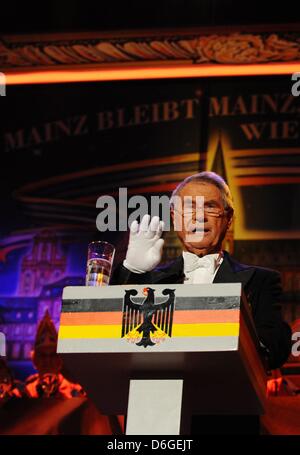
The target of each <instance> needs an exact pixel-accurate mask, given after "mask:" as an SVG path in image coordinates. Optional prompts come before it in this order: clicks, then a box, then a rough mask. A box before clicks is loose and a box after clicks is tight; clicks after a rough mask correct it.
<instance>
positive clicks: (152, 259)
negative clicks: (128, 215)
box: [123, 215, 164, 273]
mask: <svg viewBox="0 0 300 455" xmlns="http://www.w3.org/2000/svg"><path fill="white" fill-rule="evenodd" d="M163 228H164V222H163V221H160V220H159V217H158V216H154V217H153V218H152V220H151V222H150V215H144V216H143V219H142V221H141V224H140V226H139V224H138V222H137V221H136V220H135V221H133V222H132V224H131V226H130V235H129V243H128V248H127V254H126V259H125V260H124V261H123V265H124V267H126V268H127V269H128V270H130V271H131V272H134V273H145V272H150V270H153V269H154V268H155V267H156V266H157V265H158V264H159V262H160V260H161V256H162V249H163V245H164V239H161V235H162V231H163Z"/></svg>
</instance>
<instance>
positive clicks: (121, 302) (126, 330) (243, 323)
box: [57, 283, 266, 435]
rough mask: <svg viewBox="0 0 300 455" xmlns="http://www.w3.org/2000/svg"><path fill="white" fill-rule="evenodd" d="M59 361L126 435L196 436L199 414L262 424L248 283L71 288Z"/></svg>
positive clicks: (261, 383) (260, 375)
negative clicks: (119, 418)
mask: <svg viewBox="0 0 300 455" xmlns="http://www.w3.org/2000/svg"><path fill="white" fill-rule="evenodd" d="M57 352H58V353H59V354H61V355H62V356H63V359H64V362H65V365H66V367H67V368H68V369H69V370H70V372H71V373H72V376H73V378H74V379H75V380H76V381H78V382H79V383H80V384H81V385H82V386H83V387H84V388H85V390H86V392H87V393H88V395H89V397H90V398H91V399H92V400H93V401H94V402H95V404H96V405H97V406H98V407H99V409H100V410H101V412H102V413H103V414H108V415H111V414H127V427H126V434H152V435H158V434H165V435H167V434H173V435H176V434H189V431H190V418H191V416H192V415H224V416H226V415H260V414H262V413H263V412H264V401H265V396H266V372H265V369H264V366H263V361H262V359H261V358H260V354H259V349H258V339H257V336H256V332H255V328H254V325H253V321H252V317H251V311H250V308H249V305H248V304H247V302H246V301H245V299H244V298H243V296H242V290H241V284H240V283H232V284H231V283H226V284H195V285H188V286H187V285H183V284H176V285H171V284H170V285H154V284H153V285H144V286H136V285H122V286H107V287H67V288H65V289H64V292H63V303H62V312H61V320H60V328H59V337H58V348H57Z"/></svg>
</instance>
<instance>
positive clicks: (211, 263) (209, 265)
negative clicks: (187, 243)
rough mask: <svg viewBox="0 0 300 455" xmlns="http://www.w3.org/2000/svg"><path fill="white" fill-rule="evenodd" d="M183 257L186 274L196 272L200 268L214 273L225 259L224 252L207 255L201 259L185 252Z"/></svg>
mask: <svg viewBox="0 0 300 455" xmlns="http://www.w3.org/2000/svg"><path fill="white" fill-rule="evenodd" d="M182 256H183V263H184V273H186V272H187V273H189V272H192V271H193V270H196V269H198V268H200V267H204V268H206V269H209V270H210V271H211V273H214V272H215V271H216V269H217V268H218V267H219V265H220V263H221V262H222V259H223V253H222V252H220V253H213V254H206V255H205V256H203V257H199V256H197V255H196V254H194V253H190V252H189V251H183V252H182Z"/></svg>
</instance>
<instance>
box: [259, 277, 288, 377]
mask: <svg viewBox="0 0 300 455" xmlns="http://www.w3.org/2000/svg"><path fill="white" fill-rule="evenodd" d="M257 288H258V289H255V291H254V292H255V294H256V296H255V297H256V298H255V299H254V300H255V307H254V308H253V317H254V322H255V325H256V328H257V333H258V336H259V339H260V341H261V342H262V343H263V345H264V346H265V347H266V348H267V356H268V363H269V367H270V369H275V368H279V367H280V366H281V365H283V363H284V362H285V361H286V360H287V358H288V356H289V354H290V352H291V345H292V342H291V329H290V326H289V325H288V324H287V323H286V322H284V321H283V319H282V315H281V305H280V297H281V294H282V288H281V280H280V274H279V273H278V272H275V271H268V273H265V276H264V277H262V281H261V282H260V283H259V284H258V285H257Z"/></svg>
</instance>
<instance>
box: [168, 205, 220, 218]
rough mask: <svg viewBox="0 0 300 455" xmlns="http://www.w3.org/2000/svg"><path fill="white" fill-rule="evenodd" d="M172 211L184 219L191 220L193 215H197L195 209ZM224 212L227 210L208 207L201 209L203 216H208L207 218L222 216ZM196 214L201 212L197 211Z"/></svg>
mask: <svg viewBox="0 0 300 455" xmlns="http://www.w3.org/2000/svg"><path fill="white" fill-rule="evenodd" d="M174 210H175V211H176V212H178V213H179V214H181V215H182V216H183V217H184V218H192V216H193V215H194V214H195V213H197V209H184V210H178V209H175V208H174ZM226 211H227V209H221V208H220V207H209V206H208V207H203V212H204V214H205V215H208V216H215V217H219V216H223V215H224V214H225V212H226ZM198 212H199V213H202V210H200V209H198Z"/></svg>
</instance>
